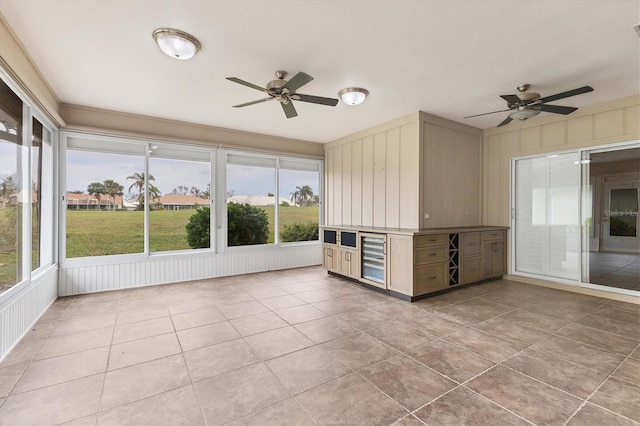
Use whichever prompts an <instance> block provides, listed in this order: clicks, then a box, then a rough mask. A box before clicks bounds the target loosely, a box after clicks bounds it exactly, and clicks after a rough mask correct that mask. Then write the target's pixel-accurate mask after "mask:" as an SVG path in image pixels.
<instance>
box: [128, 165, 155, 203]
mask: <svg viewBox="0 0 640 426" xmlns="http://www.w3.org/2000/svg"><path fill="white" fill-rule="evenodd" d="M127 180H133V183H132V184H131V186H129V193H131V190H132V189H133V188H136V189H137V190H138V209H139V210H142V209H144V185H145V183H146V181H147V178H146V176H145V174H144V172H136V173H134V174H132V175H131V176H127ZM154 180H156V178H155V177H153V175H149V182H151V181H154ZM149 195H151V196H152V198H158V196H160V190H159V189H158V188H156V187H155V186H154V185H149ZM153 195H155V197H153Z"/></svg>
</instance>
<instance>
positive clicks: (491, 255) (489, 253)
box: [482, 240, 506, 278]
mask: <svg viewBox="0 0 640 426" xmlns="http://www.w3.org/2000/svg"><path fill="white" fill-rule="evenodd" d="M505 273H506V271H505V252H504V241H502V240H499V241H486V242H484V243H483V244H482V278H493V277H498V276H500V275H504V274H505Z"/></svg>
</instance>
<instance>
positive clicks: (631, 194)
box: [581, 144, 640, 291]
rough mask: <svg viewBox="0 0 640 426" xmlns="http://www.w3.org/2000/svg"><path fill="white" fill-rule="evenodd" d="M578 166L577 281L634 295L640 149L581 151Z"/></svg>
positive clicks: (638, 278)
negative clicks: (579, 267)
mask: <svg viewBox="0 0 640 426" xmlns="http://www.w3.org/2000/svg"><path fill="white" fill-rule="evenodd" d="M582 163H583V172H582V179H583V182H584V184H583V188H582V200H583V209H582V213H581V214H582V223H583V234H582V240H583V255H582V278H581V282H582V283H588V284H595V285H598V286H607V287H610V288H617V289H623V290H622V291H627V290H635V291H638V290H640V229H638V228H639V223H638V204H639V200H640V188H639V187H640V147H638V145H637V144H636V145H635V146H633V147H632V146H627V147H624V148H618V149H611V148H610V149H599V150H591V151H586V150H585V151H583V153H582ZM585 206H588V208H585ZM587 242H588V244H587Z"/></svg>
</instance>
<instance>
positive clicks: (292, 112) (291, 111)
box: [280, 101, 298, 118]
mask: <svg viewBox="0 0 640 426" xmlns="http://www.w3.org/2000/svg"><path fill="white" fill-rule="evenodd" d="M280 105H282V110H283V111H284V115H286V116H287V118H293V117H297V116H298V113H297V112H296V109H295V107H294V106H293V102H291V101H289V103H288V104H284V103H281V104H280Z"/></svg>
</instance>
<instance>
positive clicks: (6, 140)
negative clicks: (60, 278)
mask: <svg viewBox="0 0 640 426" xmlns="http://www.w3.org/2000/svg"><path fill="white" fill-rule="evenodd" d="M33 114H34V111H33V110H32V108H31V107H30V106H29V105H28V104H27V103H25V102H23V101H22V99H21V98H20V95H19V94H18V92H16V91H14V90H13V89H12V88H11V87H10V85H9V83H7V82H5V81H2V80H0V294H3V293H5V292H6V291H7V290H9V289H12V288H17V287H18V286H17V285H18V284H20V283H24V284H27V283H28V282H29V280H30V278H31V273H32V272H33V271H35V270H36V269H38V268H40V267H43V266H48V265H51V264H52V263H53V225H54V224H53V216H54V214H53V213H54V212H53V200H54V199H53V181H54V179H53V147H52V135H53V134H54V130H53V127H51V126H50V125H48V124H44V123H43V121H42V120H38V119H36V118H35V117H34V116H33Z"/></svg>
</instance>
